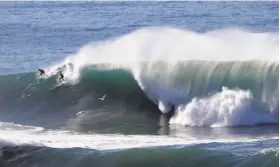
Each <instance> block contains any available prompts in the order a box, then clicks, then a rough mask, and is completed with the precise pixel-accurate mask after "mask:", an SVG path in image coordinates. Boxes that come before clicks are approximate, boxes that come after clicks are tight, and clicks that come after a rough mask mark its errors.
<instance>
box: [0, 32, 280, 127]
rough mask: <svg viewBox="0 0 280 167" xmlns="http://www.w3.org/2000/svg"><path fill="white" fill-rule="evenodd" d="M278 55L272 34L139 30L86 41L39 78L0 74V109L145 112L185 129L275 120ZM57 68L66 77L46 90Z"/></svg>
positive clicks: (55, 79)
mask: <svg viewBox="0 0 280 167" xmlns="http://www.w3.org/2000/svg"><path fill="white" fill-rule="evenodd" d="M278 53H279V52H278V36H277V34H274V33H252V32H248V31H244V30H238V29H227V30H218V31H212V32H207V33H202V34H199V33H195V32H189V31H184V30H178V29H172V28H145V29H141V30H138V31H135V32H132V33H130V34H128V35H125V36H122V37H118V38H115V39H111V40H107V41H102V42H95V43H92V44H89V45H87V46H85V47H83V48H82V49H81V50H80V51H79V52H77V54H74V55H71V56H69V57H67V58H66V59H65V60H63V61H61V62H59V63H56V64H54V65H51V66H49V67H48V68H46V76H45V77H43V78H41V79H40V78H39V77H38V76H37V75H36V74H35V73H32V72H31V73H23V74H11V75H5V76H1V77H0V78H1V82H0V95H1V98H0V106H1V110H2V111H3V112H1V114H2V118H3V119H5V118H6V119H10V118H8V117H9V116H7V115H8V114H5V113H7V112H10V113H16V114H18V113H20V112H21V113H22V112H25V115H26V114H35V113H36V114H38V115H40V114H42V113H44V115H46V113H50V112H51V113H54V112H56V114H57V116H56V119H58V118H59V117H69V118H71V117H73V114H74V115H75V114H77V113H81V112H83V111H88V110H95V111H96V112H104V111H111V112H112V111H115V112H117V111H134V110H143V111H147V110H150V111H152V112H155V113H168V112H172V113H174V115H173V117H172V118H171V120H170V123H175V124H182V125H190V126H236V125H255V124H261V123H278V121H279V118H278V109H279V104H278V99H279V97H278V94H279V90H278V84H279V79H278V75H279V63H278V60H277V57H278ZM59 70H62V71H63V73H64V75H65V80H66V82H65V84H64V85H61V86H59V87H56V88H53V87H54V86H55V85H57V84H58V75H57V72H58V71H59ZM104 94H106V99H105V101H100V100H98V97H102V96H103V95H104ZM105 104H106V105H105ZM5 111H6V112H5ZM59 115H60V116H59ZM25 121H26V120H25Z"/></svg>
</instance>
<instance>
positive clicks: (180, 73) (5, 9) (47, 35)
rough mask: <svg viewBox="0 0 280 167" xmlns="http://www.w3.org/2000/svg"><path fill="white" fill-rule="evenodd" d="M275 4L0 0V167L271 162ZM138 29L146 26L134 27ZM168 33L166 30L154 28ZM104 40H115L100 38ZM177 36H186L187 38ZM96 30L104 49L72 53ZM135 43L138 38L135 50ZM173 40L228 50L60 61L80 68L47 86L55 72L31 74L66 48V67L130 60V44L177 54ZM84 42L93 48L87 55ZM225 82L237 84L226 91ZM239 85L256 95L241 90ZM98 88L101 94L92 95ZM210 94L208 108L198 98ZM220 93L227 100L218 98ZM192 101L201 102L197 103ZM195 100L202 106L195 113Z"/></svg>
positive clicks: (275, 132)
mask: <svg viewBox="0 0 280 167" xmlns="http://www.w3.org/2000/svg"><path fill="white" fill-rule="evenodd" d="M278 5H279V4H278V2H0V147H1V150H0V151H1V152H0V166H7V167H9V166H24V167H25V166H32V165H34V166H112V167H113V166H114V167H124V166H127V167H128V166H139V167H140V166H141V167H142V166H153V167H155V166H158V167H163V166H164V167H165V166H166V167H167V166H168V167H169V166H172V167H175V166H176V167H178V166H193V167H195V166H197V167H204V166H205V167H208V166H209V167H210V166H215V167H216V166H226V167H231V166H244V167H245V166H246V167H247V166H252V167H255V166H265V167H270V166H271V167H276V166H279V162H278V159H279V149H278V145H279V137H278V136H279V128H278V124H277V123H278V122H279V117H278V114H279V113H278V110H279V104H278V99H279V98H278V94H279V93H278V92H279V90H278V87H277V88H276V86H277V85H278V82H279V81H278V75H279V63H278V61H276V60H277V58H276V56H275V55H278V53H279V52H278V51H277V50H278V49H277V48H278V47H277V48H275V45H274V43H278V40H276V39H278V31H279V27H278V25H279V18H278V15H279V7H278ZM151 27H157V29H155V30H153V29H149V28H151ZM166 27H168V28H169V29H165V28H166ZM140 29H141V30H142V31H144V32H142V33H141V32H140V33H138V30H140ZM156 30H158V32H157V31H156ZM223 30H225V31H223ZM226 30H228V31H226ZM135 31H136V32H135ZM162 32H166V33H167V34H164V33H162ZM209 32H218V33H217V34H218V35H220V36H219V37H221V38H214V40H213V39H212V38H211V33H209ZM129 33H132V34H129ZM227 33H229V34H227ZM231 33H232V34H233V35H232V34H231ZM139 34H140V35H139ZM178 34H179V35H178ZM193 34H199V35H198V37H196V36H195V35H194V36H195V37H193V36H192V35H193ZM213 34H215V33H213ZM213 34H212V35H213ZM165 35H166V38H167V39H169V40H167V41H165V40H166V39H165V38H162V36H163V37H164V36H165ZM173 35H174V36H175V37H174V36H173ZM180 36H182V38H184V37H186V36H187V37H189V38H191V39H193V41H192V40H190V41H189V40H188V39H189V38H188V39H186V40H182V38H180ZM125 37H127V38H125ZM148 37H150V38H148ZM192 37H193V38H192ZM208 37H209V38H208ZM223 37H224V38H223ZM228 37H230V38H229V39H228ZM251 37H252V38H251ZM142 38H143V39H146V38H147V39H150V41H149V40H143V41H145V43H144V44H143V43H141V39H142ZM154 38H156V39H157V40H153V39H154ZM112 39H117V40H116V41H117V42H116V43H113V44H111V43H109V44H108V45H106V42H105V43H104V41H106V40H108V41H109V42H111V41H114V40H112ZM118 39H120V40H118ZM124 39H129V40H128V41H130V43H126V42H123V41H125V40H124ZM161 39H162V41H161ZM209 39H210V40H209ZM220 39H221V40H220ZM251 39H253V40H251ZM177 40H178V41H182V42H189V43H188V45H187V44H186V46H184V44H182V43H180V42H179V43H178V41H177ZM239 40H240V41H239ZM97 41H99V42H101V46H100V48H101V49H98V47H97V46H98V45H97V46H95V45H93V48H91V49H92V50H90V49H89V51H88V52H85V55H83V54H82V53H79V54H77V55H75V54H76V53H77V52H78V51H79V49H81V48H82V47H83V46H85V45H87V44H89V43H91V42H97ZM118 41H119V43H118ZM139 41H140V42H139ZM236 41H237V42H236ZM244 41H245V42H244ZM263 41H265V42H266V43H264V42H263ZM161 42H162V43H161ZM199 42H201V43H199ZM246 42H248V43H246ZM134 43H135V45H136V44H139V43H140V44H139V45H140V46H142V45H143V47H140V46H139V48H140V49H139V50H137V49H138V48H137V47H136V48H137V49H135V50H136V51H135V50H133V48H134V45H133V44H134ZM232 43H233V44H232ZM130 44H131V45H130ZM141 44H142V45H141ZM190 44H194V45H190ZM227 44H228V45H227ZM239 44H240V45H239ZM137 46H138V45H137ZM228 46H229V47H228ZM231 46H233V47H231ZM256 46H257V47H258V48H257V47H256ZM277 46H278V45H277ZM179 47H183V48H186V50H188V47H190V49H193V50H191V52H186V53H204V52H205V54H206V55H207V54H208V53H209V55H211V54H212V55H211V56H213V57H214V58H215V56H217V57H218V56H220V55H218V54H219V53H220V52H219V51H217V50H219V49H220V50H222V51H221V53H222V54H225V55H222V56H221V57H219V58H225V59H226V58H228V59H230V60H232V59H233V60H234V61H233V62H230V63H229V64H226V63H224V64H223V63H220V64H219V63H218V65H217V66H215V65H213V66H212V64H211V62H210V63H209V62H207V63H204V62H201V63H200V64H199V63H197V64H196V62H191V63H189V64H188V63H186V65H185V64H184V63H181V64H179V63H178V64H176V66H171V65H170V66H169V64H168V61H167V63H166V64H164V63H161V62H158V63H155V64H152V65H151V66H149V65H150V64H146V65H145V63H144V65H143V67H142V66H141V68H140V69H141V70H140V72H141V73H140V74H141V75H139V76H137V75H136V74H137V73H136V72H135V71H133V72H131V71H129V70H128V71H126V70H127V69H124V68H122V69H121V71H114V70H111V69H110V68H108V69H106V70H107V71H106V70H105V72H104V71H102V72H101V71H98V70H96V69H95V68H93V70H92V69H90V68H89V69H88V68H87V69H86V70H85V71H86V72H84V71H82V72H84V73H82V72H80V71H78V72H77V71H74V72H73V71H70V72H69V71H67V70H66V71H65V76H66V79H68V78H70V79H71V77H73V78H74V77H75V76H76V74H79V75H80V74H81V80H79V82H78V83H76V84H74V85H73V84H72V83H71V84H69V85H66V86H62V87H59V88H55V89H53V87H54V86H56V85H57V83H58V82H57V81H56V79H57V76H56V75H55V74H51V73H48V75H49V74H50V76H47V77H46V78H44V79H38V76H37V75H36V74H35V73H34V71H36V69H38V68H47V67H53V65H54V64H56V63H58V62H66V61H64V59H65V58H67V57H68V58H69V56H70V55H75V56H76V57H75V56H74V58H76V59H73V60H71V61H72V62H71V63H72V64H71V63H69V64H70V65H69V64H64V65H65V66H67V65H69V66H70V67H71V66H73V68H74V67H75V68H76V67H80V66H81V67H84V66H85V64H86V63H88V64H91V62H90V61H91V60H102V58H104V59H105V60H106V58H107V59H110V58H111V57H110V56H111V55H110V56H108V53H110V54H113V55H114V54H115V56H116V57H117V60H118V59H119V60H122V61H125V60H130V59H129V56H130V55H126V54H127V53H139V55H140V57H141V56H142V55H141V54H147V55H148V56H147V57H148V58H151V59H152V58H153V57H152V56H154V55H155V57H156V56H157V54H163V55H164V56H165V53H166V57H165V58H168V59H167V60H169V61H172V60H175V59H177V58H178V57H179V56H178V55H168V54H169V53H177V54H181V51H182V53H185V52H184V51H185V50H184V49H182V50H181V48H179ZM196 47H197V48H196ZM212 47H213V50H211V48H212ZM254 47H256V48H254ZM96 48H97V49H96ZM147 48H148V49H147ZM154 48H156V49H154ZM161 48H162V50H164V51H163V53H161V52H160V50H161ZM174 48H175V49H174ZM176 48H177V50H176ZM209 48H210V49H209ZM217 48H218V49H217ZM110 49H111V50H112V53H111V52H110ZM141 49H142V50H141ZM153 49H154V50H153ZM196 50H199V51H201V52H195V51H196ZM204 50H205V51H204ZM86 51H87V50H86ZM91 51H95V52H94V53H99V54H100V55H94V54H93V55H91V54H90V53H89V52H91ZM122 51H123V52H122ZM129 51H131V52H129ZM169 51H170V52H169ZM192 51H194V52H192ZM216 51H217V52H216ZM235 53H236V55H235ZM246 53H248V54H251V53H253V54H255V55H249V56H248V55H246ZM266 53H267V57H266V56H264V55H265V54H266ZM87 54H88V55H87ZM216 54H217V55H216ZM239 54H240V55H239ZM136 55H137V54H136ZM150 55H152V56H151V57H149V56H150ZM94 56H96V57H94ZM106 56H108V57H106ZM145 56H146V55H144V56H143V57H145ZM188 56H193V57H195V55H186V57H188ZM246 56H248V57H250V58H251V59H249V60H250V61H249V62H246V63H244V64H243V63H242V62H239V61H236V59H237V60H239V59H242V58H243V57H246ZM254 56H255V57H256V59H257V60H255V59H254ZM273 56H274V57H273ZM147 57H145V58H147ZM198 57H199V56H198ZM213 57H212V59H211V61H213ZM235 57H236V59H234V58H235ZM271 57H273V58H274V59H273V60H274V61H272V62H270V61H269V60H270V58H271ZM112 58H114V56H112ZM180 58H181V57H180ZM195 58H196V57H195ZM259 58H260V59H259ZM244 59H245V58H244ZM191 60H196V59H191ZM197 60H199V59H197ZM206 60H208V59H206ZM209 60H210V58H209ZM242 60H243V59H242ZM252 60H253V61H252ZM109 61H110V60H108V62H109ZM214 61H219V60H218V58H217V60H215V59H214ZM213 63H214V62H213ZM108 64H109V65H112V64H114V63H111V64H110V63H108ZM108 64H107V65H108ZM86 65H87V64H86ZM141 65H142V64H141ZM67 67H68V66H67ZM133 67H134V66H133ZM170 67H172V68H170ZM48 69H52V68H48ZM54 69H55V68H54ZM131 69H134V68H131ZM172 69H174V70H173V71H172ZM55 70H56V69H55ZM83 70H84V69H83ZM168 70H170V71H168ZM215 70H216V71H215ZM50 71H51V70H50ZM67 72H68V73H67ZM69 73H70V74H69ZM200 74H201V75H200ZM69 75H70V77H69ZM137 77H139V78H137ZM141 77H143V78H141ZM145 77H146V78H145ZM141 79H142V80H141ZM73 80H74V79H73ZM140 81H141V82H140ZM148 81H149V82H148ZM172 81H174V82H172ZM157 84H158V85H157ZM143 85H144V86H143ZM174 85H175V86H178V87H175V86H174ZM168 86H169V87H168ZM170 86H174V87H171V88H172V89H171V88H170ZM184 86H185V87H184ZM207 86H208V87H207ZM224 86H227V87H229V88H230V89H232V90H233V91H232V92H230V93H229V94H226V95H223V94H222V93H221V92H222V90H223V89H222V87H224ZM50 88H51V91H50ZM169 88H170V89H169ZM173 88H174V89H173ZM179 88H180V89H179ZM235 88H236V89H237V90H235ZM178 90H180V91H178ZM186 90H188V91H189V92H190V93H186V92H187V91H186ZM239 90H241V91H239ZM247 90H248V91H250V93H251V94H252V97H247V96H246V97H245V95H246V91H247ZM174 91H175V95H177V94H176V93H179V94H180V93H182V92H183V93H186V94H187V95H185V96H182V97H181V96H178V97H176V96H174V94H173V93H174ZM176 91H178V92H176ZM184 91H185V92H184ZM207 91H208V92H207ZM230 91H231V90H230ZM237 91H239V94H237V93H236V92H237ZM205 92H207V96H206V95H205V94H206V93H205ZM104 94H107V96H106V98H105V100H104V101H100V100H98V97H102V96H103V95H104ZM154 94H155V95H154ZM215 94H216V95H220V94H221V96H222V95H223V96H224V97H223V98H225V100H223V99H222V98H221V99H222V100H221V101H218V102H216V101H215V99H218V98H219V97H220V96H218V97H216V96H214V95H215ZM153 95H154V96H153ZM198 95H199V96H198ZM212 95H213V96H212ZM173 96H174V97H173ZM153 97H158V98H156V100H155V99H153ZM185 97H192V98H194V99H195V98H197V99H198V100H199V99H201V100H202V101H203V102H205V103H202V102H201V103H195V100H193V101H192V99H188V100H187V99H186V98H185ZM209 97H210V98H209ZM228 97H229V100H227V99H226V98H228ZM231 97H234V98H231ZM184 98H185V99H184ZM208 98H209V99H210V100H209V99H208ZM211 99H212V100H213V99H214V100H213V101H211ZM232 99H234V100H236V101H235V102H232V101H234V100H232ZM240 99H241V100H240ZM164 100H165V101H164ZM168 100H169V101H168ZM162 101H164V102H165V103H164V102H162ZM179 101H180V102H179ZM208 101H210V102H209V107H205V106H204V105H207V104H208V103H207V102H208ZM248 101H249V102H252V106H253V107H252V108H251V106H250V105H251V104H250V105H248V104H247V102H248ZM160 102H162V103H160ZM222 103H225V104H228V105H219V104H222ZM262 103H265V105H264V104H262ZM160 104H162V106H160ZM179 104H183V105H185V106H189V108H190V109H189V110H187V109H188V108H187V109H186V111H185V112H187V111H190V114H189V115H187V116H185V117H184V115H182V118H184V119H181V120H177V122H176V121H175V123H170V117H172V116H171V115H170V114H167V115H166V114H162V112H164V111H165V109H166V108H169V109H170V108H171V109H170V110H172V109H173V111H174V110H175V111H179V107H178V106H179ZM188 104H191V105H188ZM196 104H198V105H200V106H198V107H197V108H195V107H196V106H195V105H196ZM239 104H241V105H240V106H239ZM215 105H217V107H216V108H215ZM190 106H194V109H193V110H191V109H192V108H191V107H190ZM213 106H214V107H213ZM228 106H229V107H228ZM236 106H237V107H236ZM203 107H204V108H206V110H205V111H208V112H205V113H206V114H202V115H200V114H201V113H203V111H201V110H200V109H201V108H203ZM227 107H228V108H234V107H236V109H235V110H234V111H235V112H236V113H237V114H236V115H235V114H232V115H230V114H229V115H228V113H227V112H220V113H219V112H218V111H224V110H225V111H227ZM213 108H214V109H213ZM224 108H226V109H224ZM244 108H246V110H245V109H244ZM223 109H224V110H223ZM193 111H196V112H193ZM247 111H248V112H247ZM249 111H250V112H249ZM255 112H256V113H255ZM208 113H209V114H208ZM217 113H218V114H217ZM215 114H217V115H218V116H219V115H220V116H221V120H226V121H225V122H223V123H224V124H222V126H221V127H214V126H213V125H215V123H216V122H215V121H214V122H211V121H213V120H215V117H218V116H217V115H215ZM250 114H251V115H250ZM205 115H206V116H205ZM240 115H241V116H240ZM235 116H236V117H235ZM200 117H201V119H198V120H196V119H197V118H200ZM227 119H228V120H227ZM200 120H201V121H200ZM217 120H219V119H217ZM227 121H228V122H227ZM231 121H232V122H231ZM221 122H222V121H221ZM259 123H260V124H259ZM184 125H186V126H184ZM245 125H246V126H245Z"/></svg>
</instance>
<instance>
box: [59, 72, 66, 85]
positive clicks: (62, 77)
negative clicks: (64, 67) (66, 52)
mask: <svg viewBox="0 0 280 167" xmlns="http://www.w3.org/2000/svg"><path fill="white" fill-rule="evenodd" d="M59 75H60V78H59V82H60V83H62V82H61V80H63V81H65V80H64V75H63V74H62V72H61V71H59Z"/></svg>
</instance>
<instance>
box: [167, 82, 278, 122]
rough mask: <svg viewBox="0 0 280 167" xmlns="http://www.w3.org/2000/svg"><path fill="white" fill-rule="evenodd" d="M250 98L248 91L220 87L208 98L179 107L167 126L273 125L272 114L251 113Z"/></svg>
mask: <svg viewBox="0 0 280 167" xmlns="http://www.w3.org/2000/svg"><path fill="white" fill-rule="evenodd" d="M252 98H253V97H252V94H251V92H250V91H244V90H230V89H228V88H225V87H223V89H222V91H221V92H218V93H216V94H214V95H212V96H210V97H205V98H201V99H197V98H194V99H193V100H192V101H191V102H190V103H188V104H186V105H180V106H179V107H178V109H177V113H176V115H175V116H173V117H172V118H171V120H170V123H171V124H181V125H189V126H211V127H222V126H235V125H255V124H258V123H269V122H277V120H276V119H274V118H273V115H270V114H263V113H260V112H257V111H252V109H251V104H252Z"/></svg>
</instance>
